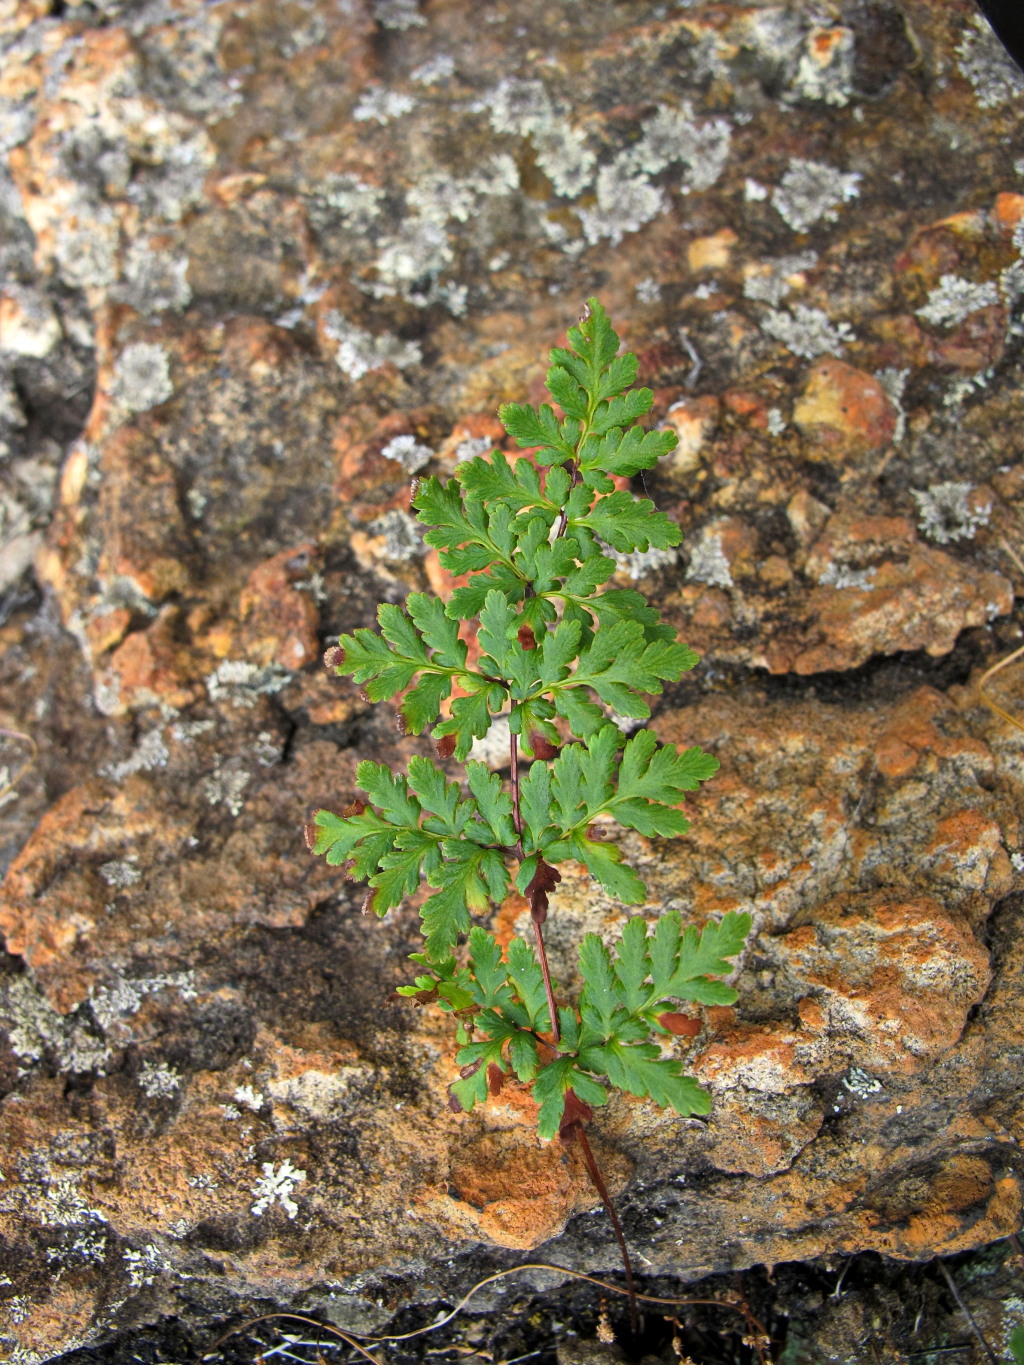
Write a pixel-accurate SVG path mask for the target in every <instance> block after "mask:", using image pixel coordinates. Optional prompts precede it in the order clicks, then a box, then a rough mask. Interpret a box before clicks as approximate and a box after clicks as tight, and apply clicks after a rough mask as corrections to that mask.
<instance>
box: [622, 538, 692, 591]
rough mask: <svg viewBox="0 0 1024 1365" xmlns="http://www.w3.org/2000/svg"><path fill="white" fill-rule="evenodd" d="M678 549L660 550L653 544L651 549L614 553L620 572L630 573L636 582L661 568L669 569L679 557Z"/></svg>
mask: <svg viewBox="0 0 1024 1365" xmlns="http://www.w3.org/2000/svg"><path fill="white" fill-rule="evenodd" d="M678 557H679V556H678V552H677V551H676V550H659V549H657V547H655V546H652V547H651V548H650V549H649V550H632V551H630V552H629V553H628V554H623V553H620V552H618V551H616V552H615V553H614V554H613V558H614V560H615V567H616V570H617V572H618V573H624V574H628V575H629V577H630V578H631V579H633V581H634V582H636V581H637V580H639V579H641V578H647V577H648V576H649V575H650V574H652V573H657V572H658V570H659V569H667V568H669V567H670V566H671V565H672V564H674V563H675V562H676V560H677V559H678Z"/></svg>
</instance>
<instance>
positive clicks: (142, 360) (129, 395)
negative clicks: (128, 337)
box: [110, 341, 174, 412]
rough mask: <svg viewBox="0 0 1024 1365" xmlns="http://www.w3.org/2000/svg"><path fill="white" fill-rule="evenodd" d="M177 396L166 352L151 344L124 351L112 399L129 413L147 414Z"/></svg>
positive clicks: (133, 344)
mask: <svg viewBox="0 0 1024 1365" xmlns="http://www.w3.org/2000/svg"><path fill="white" fill-rule="evenodd" d="M173 392H174V385H173V384H172V383H171V370H170V363H169V360H168V356H167V352H166V351H165V350H164V348H163V347H162V346H158V345H157V344H156V343H155V342H152V341H136V342H133V343H132V344H131V345H130V346H127V347H125V349H124V350H123V351H122V352H121V354H120V355H119V356H118V358H117V363H116V364H115V366H114V380H113V383H112V385H111V390H110V396H111V397H112V398H113V399H114V401H115V402H116V403H117V405H118V406H119V407H121V408H124V409H125V411H126V412H145V411H147V410H148V409H149V408H155V407H159V405H160V404H161V403H166V401H167V400H168V398H170V397H171V395H172V394H173Z"/></svg>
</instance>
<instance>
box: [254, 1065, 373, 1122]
mask: <svg viewBox="0 0 1024 1365" xmlns="http://www.w3.org/2000/svg"><path fill="white" fill-rule="evenodd" d="M370 1074H371V1073H370V1071H369V1069H368V1068H367V1067H364V1066H343V1067H340V1068H339V1069H338V1070H337V1071H333V1072H327V1071H316V1070H309V1071H301V1072H300V1073H299V1074H298V1075H297V1076H287V1077H285V1078H283V1079H282V1080H279V1081H271V1082H270V1084H269V1085H268V1087H267V1089H268V1090H269V1091H270V1094H271V1095H272V1096H273V1098H274V1099H275V1100H276V1101H277V1102H278V1103H280V1104H287V1105H288V1106H289V1107H290V1108H292V1109H296V1110H298V1111H299V1113H301V1114H302V1115H303V1116H304V1117H305V1118H306V1119H314V1120H320V1121H321V1122H323V1121H327V1120H329V1119H330V1118H331V1117H332V1116H336V1115H337V1112H338V1110H339V1108H340V1107H341V1105H342V1104H343V1102H344V1101H345V1099H346V1098H347V1097H348V1096H349V1095H350V1093H351V1090H352V1086H353V1083H354V1082H359V1081H363V1082H365V1081H366V1080H368V1079H369V1078H370Z"/></svg>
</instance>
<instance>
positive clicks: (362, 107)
mask: <svg viewBox="0 0 1024 1365" xmlns="http://www.w3.org/2000/svg"><path fill="white" fill-rule="evenodd" d="M415 108H416V101H415V100H414V99H413V97H412V96H411V95H406V94H404V93H403V92H402V91H401V90H389V89H388V88H387V87H386V86H383V85H374V86H371V87H370V89H369V90H364V91H363V93H362V94H361V95H360V97H359V99H358V100H357V101H356V106H355V108H354V109H353V110H352V117H353V118H354V119H355V120H356V121H357V122H358V123H379V124H381V126H383V125H384V124H386V123H390V122H391V120H392V119H396V118H403V117H404V116H405V115H406V114H410V113H412V111H413V109H415Z"/></svg>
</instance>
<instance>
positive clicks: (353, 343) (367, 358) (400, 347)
mask: <svg viewBox="0 0 1024 1365" xmlns="http://www.w3.org/2000/svg"><path fill="white" fill-rule="evenodd" d="M324 331H325V333H326V334H327V336H328V337H330V338H331V340H332V341H336V342H337V343H338V349H337V351H336V352H335V356H334V361H335V364H336V365H337V366H338V369H339V370H341V371H342V373H343V374H346V375H348V377H349V379H351V380H352V382H353V383H355V382H356V381H357V380H359V379H362V377H363V375H364V374H369V372H370V371H371V370H379V369H382V368H383V366H385V365H394V366H395V367H396V368H397V369H399V370H402V369H406V368H407V367H408V366H410V365H418V364H419V363H420V361H421V360H422V359H423V352H422V351H421V350H420V348H419V346H418V345H417V343H416V342H415V341H399V339H398V338H397V337H393V336H389V335H388V334H387V333H385V334H384V335H383V336H374V335H373V334H372V333H370V332H364V331H363V330H362V329H361V328H359V327H355V326H353V324H352V323H350V322H347V321H346V319H345V318H344V317H342V315H341V314H340V313H339V312H337V311H333V312H331V313H329V314H328V316H327V319H326V322H325V324H324Z"/></svg>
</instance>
